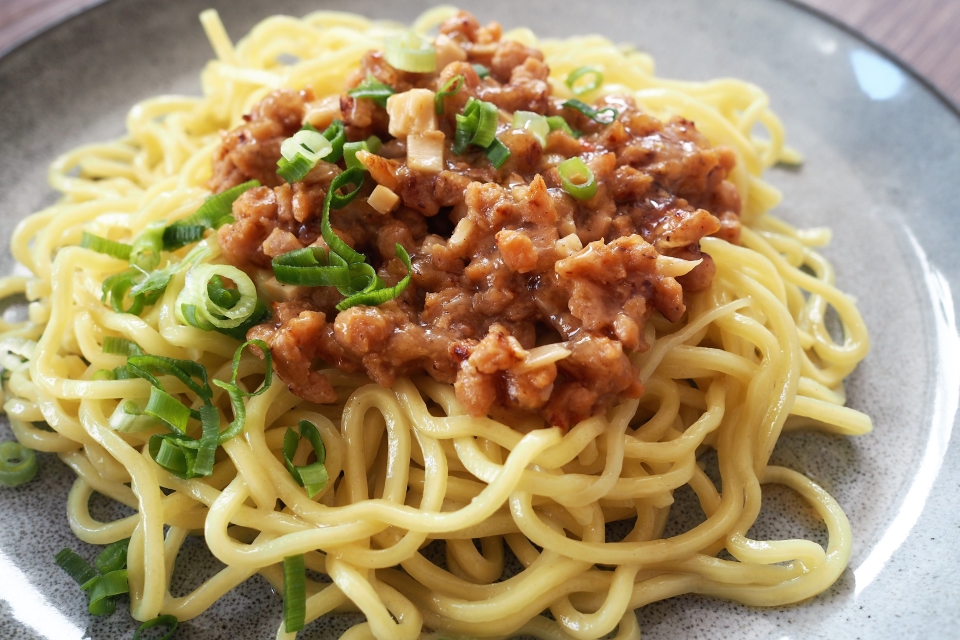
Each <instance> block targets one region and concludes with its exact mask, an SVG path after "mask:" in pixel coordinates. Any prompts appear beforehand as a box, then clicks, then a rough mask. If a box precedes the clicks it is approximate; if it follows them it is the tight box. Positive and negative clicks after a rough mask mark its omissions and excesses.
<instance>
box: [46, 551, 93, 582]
mask: <svg viewBox="0 0 960 640" xmlns="http://www.w3.org/2000/svg"><path fill="white" fill-rule="evenodd" d="M56 562H57V566H58V567H60V568H61V569H63V570H64V571H66V572H67V573H68V574H70V577H71V578H73V579H74V581H75V582H76V583H77V584H80V585H84V584H87V583H88V582H90V581H91V580H93V579H94V578H96V577H97V572H96V570H95V569H94V568H93V567H91V566H90V565H89V563H87V561H86V560H84V559H83V558H81V557H80V556H79V555H77V552H76V551H74V550H73V549H61V550H60V551H59V553H57V556H56Z"/></svg>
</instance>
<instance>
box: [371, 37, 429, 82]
mask: <svg viewBox="0 0 960 640" xmlns="http://www.w3.org/2000/svg"><path fill="white" fill-rule="evenodd" d="M383 57H384V59H385V60H386V61H387V63H388V64H389V65H390V66H391V67H393V68H394V69H399V70H400V71H411V72H413V73H430V72H432V71H436V70H437V49H436V47H434V46H433V43H432V42H428V41H427V40H424V39H423V38H421V37H420V36H418V35H417V34H415V33H414V32H412V31H407V32H405V33H402V34H400V35H397V36H393V37H391V38H387V41H386V43H385V47H384V52H383Z"/></svg>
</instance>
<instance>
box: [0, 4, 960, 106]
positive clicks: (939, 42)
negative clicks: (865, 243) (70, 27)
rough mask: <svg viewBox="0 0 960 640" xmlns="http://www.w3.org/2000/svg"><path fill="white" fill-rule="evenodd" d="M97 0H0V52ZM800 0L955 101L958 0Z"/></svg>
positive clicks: (959, 76)
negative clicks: (855, 32)
mask: <svg viewBox="0 0 960 640" xmlns="http://www.w3.org/2000/svg"><path fill="white" fill-rule="evenodd" d="M100 1H102V0H0V51H4V50H6V49H8V48H9V47H11V46H13V45H14V44H16V43H17V42H20V41H21V40H23V39H25V38H28V37H29V36H30V35H32V34H34V33H36V32H38V31H39V30H41V29H43V28H44V27H45V26H48V25H50V24H52V23H54V22H57V21H58V20H60V19H61V18H62V17H64V16H65V15H68V14H70V13H74V12H76V11H79V10H80V9H82V8H84V7H88V6H91V5H94V4H97V3H98V2H100ZM727 1H730V2H735V1H736V0H727ZM800 1H801V2H803V3H805V4H807V5H809V6H811V7H815V8H817V9H819V10H821V11H823V12H824V13H827V14H829V15H831V16H833V17H835V18H837V19H838V20H840V21H841V22H844V23H846V24H848V25H850V26H851V27H853V28H854V29H856V30H858V31H860V32H861V33H863V34H865V35H866V36H867V37H868V38H870V39H871V40H873V41H875V42H877V43H879V44H881V45H882V46H884V47H886V48H887V49H889V50H890V51H892V52H893V53H894V54H896V55H897V56H899V57H900V58H901V59H902V60H903V61H905V62H906V63H907V64H909V65H911V66H912V67H913V68H915V69H916V70H917V71H919V72H920V73H921V74H922V75H924V76H926V77H927V78H928V79H929V80H930V81H931V82H933V84H934V85H936V86H937V87H939V88H940V90H941V91H943V92H944V93H945V94H946V95H947V96H948V97H950V99H952V100H953V102H954V104H960V0H800Z"/></svg>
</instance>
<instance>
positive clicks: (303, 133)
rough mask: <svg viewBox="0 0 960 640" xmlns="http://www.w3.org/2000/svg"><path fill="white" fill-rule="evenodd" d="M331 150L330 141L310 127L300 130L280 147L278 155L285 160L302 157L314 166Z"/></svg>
mask: <svg viewBox="0 0 960 640" xmlns="http://www.w3.org/2000/svg"><path fill="white" fill-rule="evenodd" d="M332 150H333V149H332V147H331V146H330V141H329V140H327V139H326V138H324V137H323V134H321V133H320V132H319V131H317V130H316V129H314V128H313V127H312V126H310V127H309V128H307V127H304V128H302V129H300V131H297V132H296V133H295V134H293V136H291V137H289V138H287V139H286V140H284V141H283V143H282V144H281V145H280V155H282V156H283V157H284V158H286V159H287V160H289V161H293V159H294V158H296V157H297V156H303V157H305V158H306V159H307V160H309V161H311V162H313V163H314V164H316V162H317V161H318V160H319V159H320V158H322V157H324V156H326V155H328V154H329V153H330V152H331V151H332Z"/></svg>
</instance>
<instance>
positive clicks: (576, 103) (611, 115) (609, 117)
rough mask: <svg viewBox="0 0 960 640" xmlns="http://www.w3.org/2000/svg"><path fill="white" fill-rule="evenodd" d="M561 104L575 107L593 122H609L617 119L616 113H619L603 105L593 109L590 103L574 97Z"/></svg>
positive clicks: (571, 107)
mask: <svg viewBox="0 0 960 640" xmlns="http://www.w3.org/2000/svg"><path fill="white" fill-rule="evenodd" d="M562 106H564V107H568V108H570V109H575V110H577V111H579V112H580V113H582V114H583V115H585V116H587V117H588V118H590V119H591V120H593V121H594V122H599V123H600V124H610V123H612V122H613V121H614V120H616V119H617V116H618V115H620V113H619V112H618V111H617V110H616V109H614V108H613V107H604V108H603V109H600V110H599V111H598V110H597V109H594V108H593V107H591V106H590V105H588V104H585V103H583V102H581V101H580V100H577V99H576V98H573V99H570V100H567V101H565V102H564V103H563V105H562ZM604 114H606V115H604Z"/></svg>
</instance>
